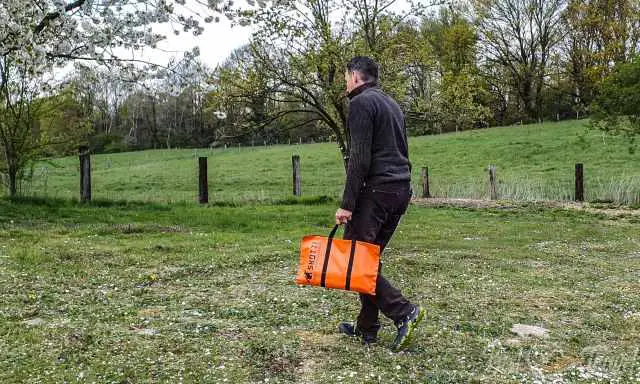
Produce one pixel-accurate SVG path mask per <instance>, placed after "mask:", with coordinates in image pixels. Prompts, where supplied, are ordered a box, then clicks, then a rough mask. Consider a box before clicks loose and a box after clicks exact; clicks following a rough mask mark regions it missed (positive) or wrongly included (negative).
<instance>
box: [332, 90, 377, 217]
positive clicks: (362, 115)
mask: <svg viewBox="0 0 640 384" xmlns="http://www.w3.org/2000/svg"><path fill="white" fill-rule="evenodd" d="M364 102H365V100H363V99H362V98H357V99H354V100H353V101H352V102H351V104H350V105H349V117H348V119H347V120H348V121H347V124H348V126H349V131H350V135H351V150H350V152H349V165H348V167H347V181H346V183H345V186H344V194H343V197H342V204H341V205H340V207H341V208H342V209H344V210H346V211H349V212H353V210H354V209H355V206H356V201H357V199H358V195H359V194H360V189H362V185H363V184H364V181H365V178H366V176H367V173H368V172H369V166H370V165H371V146H372V142H373V115H372V111H371V109H370V108H369V106H367V105H366V104H364Z"/></svg>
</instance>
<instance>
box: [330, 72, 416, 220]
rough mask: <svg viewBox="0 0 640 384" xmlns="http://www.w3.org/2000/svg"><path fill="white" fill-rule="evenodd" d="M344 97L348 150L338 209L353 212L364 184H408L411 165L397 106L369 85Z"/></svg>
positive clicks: (403, 124) (400, 113) (403, 125)
mask: <svg viewBox="0 0 640 384" xmlns="http://www.w3.org/2000/svg"><path fill="white" fill-rule="evenodd" d="M348 96H349V99H350V101H349V117H348V119H347V127H348V128H349V133H350V135H351V148H350V152H349V166H348V169H347V182H346V184H345V188H344V195H343V198H342V204H341V208H343V209H346V210H348V211H352V212H353V210H354V209H355V208H356V201H357V200H358V195H359V194H360V191H361V190H362V188H363V187H364V186H365V184H366V186H367V187H377V186H382V185H385V184H388V185H392V184H401V183H406V184H408V183H409V182H410V180H411V163H410V162H409V148H408V145H407V131H406V128H405V123H404V115H403V114H402V111H401V110H400V106H399V105H398V103H396V102H395V101H394V100H393V99H392V98H391V97H389V96H388V95H386V94H385V93H384V92H382V90H380V88H379V87H378V86H377V85H376V84H373V83H367V84H364V85H361V86H360V87H358V88H356V89H354V90H353V91H352V92H351V93H349V95H348Z"/></svg>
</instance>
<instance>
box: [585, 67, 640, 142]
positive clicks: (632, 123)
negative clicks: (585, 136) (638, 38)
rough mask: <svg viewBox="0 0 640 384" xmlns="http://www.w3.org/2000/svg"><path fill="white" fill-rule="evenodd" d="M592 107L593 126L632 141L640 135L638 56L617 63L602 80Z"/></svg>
mask: <svg viewBox="0 0 640 384" xmlns="http://www.w3.org/2000/svg"><path fill="white" fill-rule="evenodd" d="M592 110H593V119H592V124H593V125H594V126H595V127H597V128H599V129H602V130H604V131H607V132H612V133H614V134H622V135H624V136H626V137H628V138H629V139H630V140H631V142H632V143H633V142H634V140H635V137H636V136H637V135H640V57H637V56H636V57H635V58H634V59H632V60H631V61H630V62H628V63H621V64H619V65H618V66H616V67H615V69H614V70H613V71H612V72H611V74H610V75H609V76H607V77H606V78H605V79H604V80H603V81H602V83H601V84H600V85H599V87H598V95H597V97H596V98H595V100H594V103H593V104H592Z"/></svg>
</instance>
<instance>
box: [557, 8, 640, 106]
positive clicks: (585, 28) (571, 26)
mask: <svg viewBox="0 0 640 384" xmlns="http://www.w3.org/2000/svg"><path fill="white" fill-rule="evenodd" d="M563 28H564V30H566V31H567V38H566V40H565V43H564V45H565V47H564V49H565V51H566V67H567V70H568V73H569V77H570V80H571V81H572V83H573V90H572V93H571V94H572V95H573V97H574V100H575V102H576V107H578V108H581V109H586V107H588V106H589V104H590V103H591V101H592V100H593V98H594V96H595V90H596V87H597V86H598V83H599V82H600V81H602V79H604V78H605V77H606V76H607V75H608V74H609V73H610V72H611V70H612V69H613V67H614V66H615V65H616V64H618V63H623V62H626V61H627V60H629V59H630V58H631V57H633V56H634V55H635V54H636V53H638V49H639V48H640V47H639V43H640V3H638V2H637V1H634V0H621V1H605V0H571V1H569V4H568V6H567V9H566V11H565V12H564V15H563Z"/></svg>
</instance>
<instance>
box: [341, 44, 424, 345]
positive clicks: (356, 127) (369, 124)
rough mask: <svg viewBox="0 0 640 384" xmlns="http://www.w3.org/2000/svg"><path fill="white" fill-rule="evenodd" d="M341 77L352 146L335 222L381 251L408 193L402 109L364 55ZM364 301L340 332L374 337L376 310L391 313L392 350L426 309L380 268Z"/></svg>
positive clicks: (404, 342)
mask: <svg viewBox="0 0 640 384" xmlns="http://www.w3.org/2000/svg"><path fill="white" fill-rule="evenodd" d="M345 79H346V82H347V93H348V97H349V100H350V101H349V117H348V119H347V125H348V128H349V131H350V135H351V150H350V157H349V166H348V170H347V181H346V184H345V188H344V195H343V199H342V204H341V205H340V208H339V209H338V211H337V212H336V223H337V224H346V228H345V234H344V238H345V239H347V240H353V239H356V240H361V241H366V242H368V243H373V244H378V245H379V246H380V250H381V251H382V250H383V249H384V248H385V246H386V245H387V243H388V242H389V240H390V239H391V236H392V235H393V232H394V231H395V229H396V227H397V226H398V223H399V222H400V218H401V216H402V215H403V214H404V213H405V212H406V210H407V207H408V205H409V200H410V199H411V164H410V162H409V150H408V145H407V134H406V129H405V125H404V115H403V114H402V111H401V110H400V107H399V106H398V104H397V103H396V102H395V101H394V100H393V99H392V98H391V97H389V96H388V95H386V94H385V93H384V92H382V90H380V88H379V87H378V86H377V82H378V65H377V64H376V63H375V62H374V61H373V60H371V59H370V58H368V57H362V56H358V57H354V58H353V59H351V61H349V63H348V64H347V68H346V72H345ZM360 302H361V304H362V307H361V309H360V314H359V315H358V318H357V321H356V323H355V324H352V323H347V322H345V323H341V324H340V325H339V327H338V329H339V331H340V332H341V333H344V334H347V335H349V336H357V337H360V338H361V339H362V341H363V343H365V344H372V343H375V342H376V341H377V334H378V330H379V329H380V323H379V322H378V312H379V311H381V312H382V313H383V314H384V315H385V316H387V317H388V318H390V319H392V320H393V321H394V323H395V325H396V328H397V330H398V333H397V336H396V338H395V340H394V342H393V345H392V349H393V350H396V351H398V350H401V349H403V348H405V347H406V346H407V345H408V344H409V342H410V340H411V336H412V334H413V331H414V329H415V327H416V326H417V325H418V323H419V322H420V321H421V320H422V318H423V316H424V310H423V309H422V308H421V307H420V306H418V305H414V304H412V303H410V302H409V301H408V300H407V299H405V298H404V297H403V296H402V294H401V293H400V291H399V290H398V289H396V288H394V287H393V286H392V285H391V284H390V283H389V282H388V281H387V280H386V279H385V278H384V277H382V275H381V273H379V274H378V280H377V286H376V295H375V296H370V295H364V294H361V295H360Z"/></svg>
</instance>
